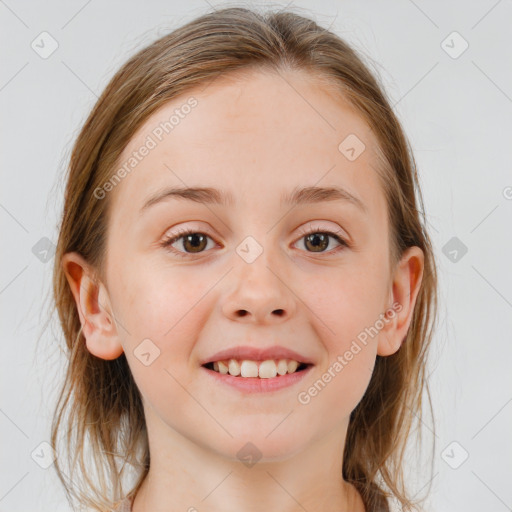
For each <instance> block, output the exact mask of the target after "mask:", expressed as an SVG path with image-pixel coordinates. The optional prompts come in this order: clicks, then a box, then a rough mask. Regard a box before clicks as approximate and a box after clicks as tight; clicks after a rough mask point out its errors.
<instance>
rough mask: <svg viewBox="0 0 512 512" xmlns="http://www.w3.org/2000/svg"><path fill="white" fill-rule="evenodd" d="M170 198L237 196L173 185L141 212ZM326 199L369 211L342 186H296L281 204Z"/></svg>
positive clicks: (210, 200) (214, 200) (216, 200)
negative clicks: (344, 202) (343, 202)
mask: <svg viewBox="0 0 512 512" xmlns="http://www.w3.org/2000/svg"><path fill="white" fill-rule="evenodd" d="M168 199H185V200H188V201H194V202H196V203H203V204H217V205H220V206H233V205H234V204H235V197H234V195H233V194H232V193H231V192H229V191H223V190H218V189H216V188H212V187H172V188H165V189H163V190H161V191H158V192H157V193H155V194H154V195H153V196H151V197H150V198H149V199H148V200H147V201H146V202H145V203H144V205H143V206H142V208H141V213H142V212H144V211H145V210H147V209H148V208H149V207H150V206H152V205H154V204H157V203H160V202H161V201H164V200H168ZM324 201H346V202H348V203H349V204H352V205H354V206H356V207H357V208H359V209H360V210H362V211H363V212H364V213H367V211H368V210H367V208H366V205H365V204H364V203H363V202H362V201H361V199H359V198H358V197H356V196H355V195H353V194H351V193H350V192H349V191H348V190H346V189H344V188H342V187H337V186H335V187H295V188H294V189H293V190H292V191H291V192H288V193H284V194H282V195H281V205H282V206H283V205H289V206H292V205H293V206H300V205H304V204H314V203H321V202H324Z"/></svg>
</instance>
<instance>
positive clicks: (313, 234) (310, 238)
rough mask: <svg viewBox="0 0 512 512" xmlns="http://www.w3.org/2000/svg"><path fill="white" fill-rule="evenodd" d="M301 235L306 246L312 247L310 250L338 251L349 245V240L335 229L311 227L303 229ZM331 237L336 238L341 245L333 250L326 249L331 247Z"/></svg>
mask: <svg viewBox="0 0 512 512" xmlns="http://www.w3.org/2000/svg"><path fill="white" fill-rule="evenodd" d="M301 235H302V236H301V240H302V239H304V246H305V247H307V248H311V249H312V250H311V251H309V252H314V253H319V252H330V253H337V252H339V251H340V250H343V247H348V244H347V242H345V240H344V239H343V238H342V237H341V236H339V235H338V234H337V233H336V232H334V231H330V230H320V229H315V228H309V229H307V230H303V231H302V232H301ZM330 238H334V240H336V242H338V243H339V246H338V247H337V248H335V249H333V250H331V251H326V250H325V249H326V248H327V247H329V242H330V240H329V239H330Z"/></svg>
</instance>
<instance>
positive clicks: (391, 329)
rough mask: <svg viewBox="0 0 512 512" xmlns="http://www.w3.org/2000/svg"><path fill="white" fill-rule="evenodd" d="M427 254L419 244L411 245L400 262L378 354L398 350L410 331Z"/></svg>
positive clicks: (392, 352)
mask: <svg viewBox="0 0 512 512" xmlns="http://www.w3.org/2000/svg"><path fill="white" fill-rule="evenodd" d="M423 268H424V254H423V251H422V250H421V249H420V248H419V247H416V246H413V247H409V248H408V249H407V250H406V251H405V252H404V254H403V256H402V258H401V260H400V262H399V263H398V265H397V267H396V270H395V274H394V276H393V279H392V289H391V290H390V299H391V304H389V306H388V309H387V315H386V316H387V317H388V319H389V321H388V322H387V324H386V327H385V328H384V329H383V330H382V331H381V333H380V335H379V342H378V346H377V354H378V355H379V356H389V355H392V354H394V353H395V352H397V351H398V350H399V349H400V347H401V345H402V342H403V340H404V339H405V337H406V335H407V331H408V330H409V325H410V323H411V320H412V316H413V313H414V306H415V304H416V298H417V296H418V292H419V290H420V288H421V281H422V278H423Z"/></svg>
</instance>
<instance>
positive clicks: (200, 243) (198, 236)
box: [162, 230, 211, 256]
mask: <svg viewBox="0 0 512 512" xmlns="http://www.w3.org/2000/svg"><path fill="white" fill-rule="evenodd" d="M208 239H210V240H211V238H210V237H209V236H208V235H206V234H204V233H200V232H198V231H192V230H185V231H181V232H179V233H178V234H177V235H174V236H171V237H169V238H167V239H165V240H164V241H163V242H162V246H163V247H164V248H166V249H168V250H169V251H171V252H173V253H177V254H179V255H180V256H187V254H198V253H201V252H204V249H205V248H206V246H207V245H208ZM174 244H176V247H172V246H173V245H174Z"/></svg>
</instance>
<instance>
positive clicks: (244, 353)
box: [200, 345, 314, 380]
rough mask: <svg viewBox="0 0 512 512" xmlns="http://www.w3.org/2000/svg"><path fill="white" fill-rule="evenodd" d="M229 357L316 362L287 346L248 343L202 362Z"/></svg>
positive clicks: (224, 359)
mask: <svg viewBox="0 0 512 512" xmlns="http://www.w3.org/2000/svg"><path fill="white" fill-rule="evenodd" d="M229 359H236V360H237V361H243V360H244V359H248V360H251V361H260V362H261V361H266V360H268V359H293V360H295V361H297V362H298V363H306V364H308V365H313V364H314V361H313V360H312V359H311V358H309V357H306V356H304V355H302V354H299V353H298V352H295V351H294V350H291V349H289V348H286V347H281V346H272V347H267V348H263V349H262V348H256V347H251V346H248V345H241V346H238V347H233V348H227V349H224V350H221V351H220V352H216V353H215V354H213V355H211V356H209V357H208V358H207V359H204V360H202V361H201V362H200V364H201V366H202V365H205V364H207V363H213V362H215V361H227V360H229ZM292 375H293V374H292ZM281 377H283V376H281ZM235 378H236V377H235ZM255 378H256V377H255ZM258 378H259V377H258ZM264 380H266V379H264ZM269 380H272V379H269Z"/></svg>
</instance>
